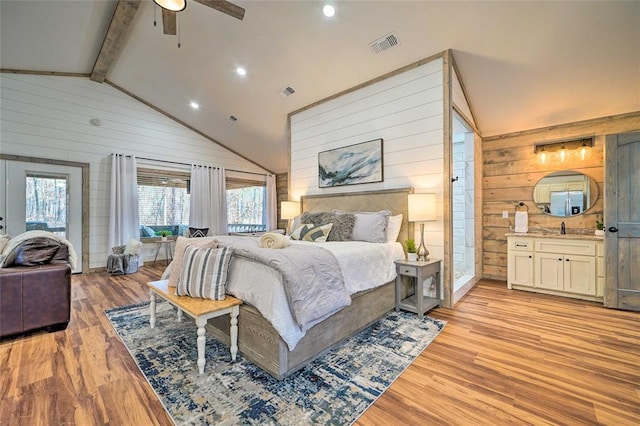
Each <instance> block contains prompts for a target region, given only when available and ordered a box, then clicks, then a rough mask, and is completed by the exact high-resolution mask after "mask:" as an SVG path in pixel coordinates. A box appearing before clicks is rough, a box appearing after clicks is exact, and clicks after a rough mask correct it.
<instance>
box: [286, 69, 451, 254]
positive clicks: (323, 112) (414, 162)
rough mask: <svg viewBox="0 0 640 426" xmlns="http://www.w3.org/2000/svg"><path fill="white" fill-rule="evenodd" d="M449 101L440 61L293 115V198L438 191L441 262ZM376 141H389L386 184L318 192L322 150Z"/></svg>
mask: <svg viewBox="0 0 640 426" xmlns="http://www.w3.org/2000/svg"><path fill="white" fill-rule="evenodd" d="M443 96H444V89H443V62H442V59H441V58H438V59H435V60H433V61H431V62H429V63H427V64H424V65H421V66H419V67H416V68H413V69H411V70H409V71H406V72H403V73H401V74H397V75H394V76H391V77H389V78H387V79H384V80H382V81H379V82H377V83H374V84H371V85H369V86H366V87H364V88H361V89H358V90H356V91H353V92H350V93H347V94H345V95H343V96H340V97H338V98H336V99H332V100H329V101H327V102H324V103H321V104H319V105H317V106H315V107H312V108H310V109H307V110H304V111H301V112H300V113H297V114H295V115H292V116H291V171H290V185H291V186H290V192H289V198H290V199H292V200H298V199H299V198H300V196H301V195H306V194H319V193H332V192H351V191H365V190H367V191H369V190H377V189H390V188H404V187H413V188H415V190H416V192H429V193H436V194H437V198H438V220H437V221H435V222H427V223H426V224H425V244H426V245H427V247H428V249H429V251H430V253H431V255H432V256H433V257H437V258H442V257H443V252H444V233H443V203H442V196H443V172H444V169H443V167H444V166H443V161H444V150H443V144H444V140H443V138H444V130H443V121H444V118H443V108H444V107H443V105H444V103H443V102H444V101H443ZM377 138H383V139H384V142H383V174H384V181H383V182H380V183H370V184H364V185H352V186H340V187H334V188H322V189H320V188H318V153H319V152H321V151H325V150H328V149H333V148H339V147H343V146H347V145H352V144H355V143H359V142H365V141H368V140H372V139H377ZM416 228H417V229H419V227H417V226H416ZM419 238H420V237H419V235H417V234H416V239H417V240H418V241H419Z"/></svg>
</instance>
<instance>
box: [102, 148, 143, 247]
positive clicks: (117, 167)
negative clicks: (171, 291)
mask: <svg viewBox="0 0 640 426" xmlns="http://www.w3.org/2000/svg"><path fill="white" fill-rule="evenodd" d="M131 239H136V240H138V239H140V218H139V217H138V177H137V171H136V157H134V156H133V155H123V154H111V196H110V204H109V241H108V244H109V247H108V252H109V253H110V252H111V247H115V246H120V245H123V244H126V243H128V242H129V240H131Z"/></svg>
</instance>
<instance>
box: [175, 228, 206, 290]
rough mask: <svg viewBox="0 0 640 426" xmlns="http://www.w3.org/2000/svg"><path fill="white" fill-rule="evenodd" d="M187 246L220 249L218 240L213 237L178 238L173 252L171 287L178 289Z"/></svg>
mask: <svg viewBox="0 0 640 426" xmlns="http://www.w3.org/2000/svg"><path fill="white" fill-rule="evenodd" d="M187 244H190V245H192V246H196V247H208V248H216V247H218V240H216V239H215V238H213V237H206V238H185V237H178V238H176V246H175V248H174V250H173V261H172V262H171V265H172V266H171V273H170V274H169V286H170V287H177V286H178V281H179V280H180V270H181V269H182V258H183V257H184V249H185V248H186V247H187Z"/></svg>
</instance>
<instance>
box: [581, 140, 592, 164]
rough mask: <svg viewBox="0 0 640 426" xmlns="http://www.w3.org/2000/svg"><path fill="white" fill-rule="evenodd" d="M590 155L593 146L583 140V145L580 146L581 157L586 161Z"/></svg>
mask: <svg viewBox="0 0 640 426" xmlns="http://www.w3.org/2000/svg"><path fill="white" fill-rule="evenodd" d="M589 157H591V147H590V146H588V145H587V144H586V143H584V142H582V147H580V159H581V160H582V161H584V160H588V159H589Z"/></svg>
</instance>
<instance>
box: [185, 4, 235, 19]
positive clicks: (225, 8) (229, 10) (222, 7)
mask: <svg viewBox="0 0 640 426" xmlns="http://www.w3.org/2000/svg"><path fill="white" fill-rule="evenodd" d="M195 1H196V2H198V3H200V4H204V5H205V6H209V7H211V8H213V9H215V10H218V11H220V12H222V13H226V14H227V15H229V16H233V17H234V18H236V19H239V20H241V21H242V19H243V18H244V9H243V8H242V7H240V6H238V5H235V4H233V3H230V2H228V1H226V0H195Z"/></svg>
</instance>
